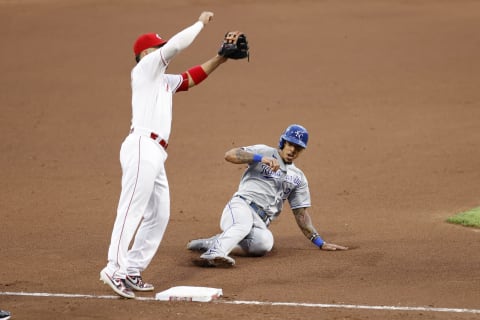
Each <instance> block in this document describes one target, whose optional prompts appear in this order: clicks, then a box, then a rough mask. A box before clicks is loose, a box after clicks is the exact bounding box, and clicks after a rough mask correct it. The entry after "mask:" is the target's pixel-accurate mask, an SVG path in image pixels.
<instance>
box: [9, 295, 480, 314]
mask: <svg viewBox="0 0 480 320" xmlns="http://www.w3.org/2000/svg"><path fill="white" fill-rule="evenodd" d="M0 296H28V297H54V298H82V299H122V298H121V297H119V296H112V295H91V294H70V293H47V292H0ZM135 300H140V301H155V298H154V297H137V298H135ZM213 303H223V304H236V305H241V304H246V305H260V306H283V307H308V308H325V309H335V308H336V309H360V310H383V311H424V312H455V313H478V314H480V309H464V308H435V307H400V306H368V305H356V304H341V303H340V304H328V303H300V302H265V301H241V300H239V301H227V300H221V299H219V300H215V301H214V302H213Z"/></svg>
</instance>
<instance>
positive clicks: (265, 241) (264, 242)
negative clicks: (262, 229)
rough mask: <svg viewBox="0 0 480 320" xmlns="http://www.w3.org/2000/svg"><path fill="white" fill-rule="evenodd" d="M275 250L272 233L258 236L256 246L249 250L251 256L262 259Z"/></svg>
mask: <svg viewBox="0 0 480 320" xmlns="http://www.w3.org/2000/svg"><path fill="white" fill-rule="evenodd" d="M272 248H273V236H272V235H271V233H263V234H262V235H261V236H257V237H256V239H255V244H254V245H252V246H251V247H250V248H249V249H250V250H249V254H250V255H251V256H254V257H262V256H264V255H266V254H267V253H268V252H270V251H272Z"/></svg>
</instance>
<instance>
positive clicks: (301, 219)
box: [292, 208, 348, 251]
mask: <svg viewBox="0 0 480 320" xmlns="http://www.w3.org/2000/svg"><path fill="white" fill-rule="evenodd" d="M292 211H293V214H294V215H295V221H296V222H297V225H298V227H299V228H300V230H302V232H303V234H304V235H305V237H307V238H308V239H309V240H311V241H312V242H313V243H315V244H316V245H319V244H320V245H319V248H320V249H322V250H329V251H335V250H348V248H347V247H344V246H339V245H337V244H334V243H327V242H326V241H324V240H322V238H320V236H319V234H318V232H317V230H316V229H315V227H314V226H313V224H312V219H311V218H310V215H309V214H308V212H307V208H296V209H293V210H292ZM315 239H319V240H315ZM318 241H321V242H318Z"/></svg>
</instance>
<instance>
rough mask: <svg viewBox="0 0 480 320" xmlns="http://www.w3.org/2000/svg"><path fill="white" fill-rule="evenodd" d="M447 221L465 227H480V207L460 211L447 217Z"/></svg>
mask: <svg viewBox="0 0 480 320" xmlns="http://www.w3.org/2000/svg"><path fill="white" fill-rule="evenodd" d="M447 222H450V223H455V224H461V225H462V226H466V227H474V228H480V207H478V208H474V209H471V210H468V211H465V212H460V213H458V214H456V215H454V216H452V217H450V218H448V219H447Z"/></svg>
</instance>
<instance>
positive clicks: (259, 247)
mask: <svg viewBox="0 0 480 320" xmlns="http://www.w3.org/2000/svg"><path fill="white" fill-rule="evenodd" d="M307 142H308V132H307V130H306V129H305V128H304V127H303V126H301V125H296V124H293V125H290V126H289V127H288V128H287V129H286V130H285V132H284V133H283V134H282V135H281V136H280V141H279V145H278V148H272V147H269V146H266V145H253V146H248V147H241V148H234V149H231V150H230V151H228V152H227V153H226V154H225V159H226V160H227V161H229V162H231V163H235V164H248V167H247V169H246V171H245V172H244V174H243V176H242V178H241V181H240V185H239V187H238V190H237V191H236V192H235V194H234V195H233V197H232V198H231V199H230V201H229V202H228V203H227V205H226V206H225V208H224V210H223V213H222V216H221V219H220V228H221V230H222V232H221V233H219V234H217V235H215V236H213V237H211V238H206V239H196V240H191V241H190V242H189V243H188V244H187V249H189V250H195V251H201V252H204V253H203V254H202V255H201V256H200V258H198V259H194V260H193V262H194V264H196V265H198V266H201V267H231V266H234V265H235V260H234V259H233V258H232V257H230V254H234V255H244V256H263V255H265V254H266V253H267V252H269V251H271V250H272V248H273V242H274V240H273V235H272V233H271V232H270V230H269V229H268V227H269V225H270V222H271V221H273V220H275V219H276V218H277V217H278V215H279V214H280V213H281V211H282V208H283V203H284V201H285V200H288V202H289V204H290V207H291V209H292V211H293V214H294V215H295V220H296V222H297V225H298V227H299V228H300V229H301V230H302V232H303V234H304V235H305V236H306V237H307V238H308V239H309V240H311V241H312V242H313V244H315V245H316V246H317V247H319V248H320V249H322V250H347V249H348V248H347V247H344V246H340V245H336V244H333V243H327V242H326V241H324V240H323V239H322V238H321V237H320V235H319V234H318V232H317V230H316V229H315V227H314V226H313V225H312V221H311V218H310V215H309V214H308V212H307V208H309V207H310V206H311V203H310V191H309V188H308V182H307V179H306V177H305V175H304V174H303V172H302V170H300V169H299V168H297V167H296V166H295V165H294V164H293V161H294V160H295V159H297V158H298V156H299V155H300V154H301V153H302V152H303V150H304V149H305V148H306V147H307Z"/></svg>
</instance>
